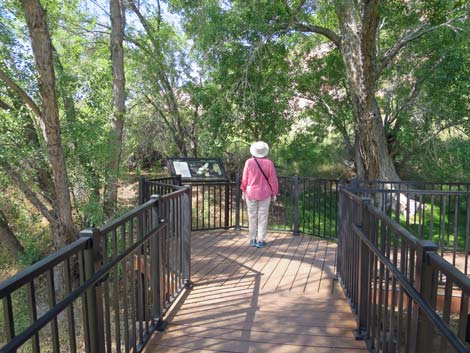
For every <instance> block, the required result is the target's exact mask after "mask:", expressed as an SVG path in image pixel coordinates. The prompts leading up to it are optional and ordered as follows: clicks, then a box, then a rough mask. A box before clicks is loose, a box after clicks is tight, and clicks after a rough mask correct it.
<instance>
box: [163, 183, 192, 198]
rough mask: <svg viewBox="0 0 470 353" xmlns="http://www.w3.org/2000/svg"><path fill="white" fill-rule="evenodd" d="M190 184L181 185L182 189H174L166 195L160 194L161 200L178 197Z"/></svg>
mask: <svg viewBox="0 0 470 353" xmlns="http://www.w3.org/2000/svg"><path fill="white" fill-rule="evenodd" d="M188 189H189V187H188V186H180V189H179V190H177V191H173V192H171V193H169V194H165V195H160V198H161V200H171V199H176V198H177V197H178V196H180V194H184V193H185V192H186V190H188Z"/></svg>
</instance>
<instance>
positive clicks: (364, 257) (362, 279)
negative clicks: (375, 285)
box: [356, 198, 373, 339]
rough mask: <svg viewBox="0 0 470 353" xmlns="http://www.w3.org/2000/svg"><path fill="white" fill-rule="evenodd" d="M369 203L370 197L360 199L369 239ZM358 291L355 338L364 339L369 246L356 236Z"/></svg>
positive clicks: (370, 230) (367, 303)
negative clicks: (357, 242)
mask: <svg viewBox="0 0 470 353" xmlns="http://www.w3.org/2000/svg"><path fill="white" fill-rule="evenodd" d="M369 205H370V199H365V198H364V199H362V201H361V216H360V219H361V224H360V225H358V226H360V227H361V228H362V230H363V233H364V235H365V236H366V237H367V238H368V239H371V238H372V237H371V232H372V231H373V229H372V227H371V222H370V221H371V219H370V215H369V212H368V210H367V207H368V206H369ZM357 241H359V244H358V250H359V254H358V281H357V282H358V291H357V325H358V329H357V335H356V338H360V339H365V338H366V335H367V316H368V309H369V304H370V303H369V289H370V286H369V282H370V278H369V272H370V269H369V261H370V259H369V255H370V252H369V248H368V247H367V245H366V244H365V243H364V242H363V241H361V240H360V239H359V237H358V239H357Z"/></svg>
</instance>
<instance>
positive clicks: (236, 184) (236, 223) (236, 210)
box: [235, 173, 241, 230]
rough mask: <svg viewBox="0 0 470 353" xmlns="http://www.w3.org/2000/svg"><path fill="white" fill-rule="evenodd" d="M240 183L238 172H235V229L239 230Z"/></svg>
mask: <svg viewBox="0 0 470 353" xmlns="http://www.w3.org/2000/svg"><path fill="white" fill-rule="evenodd" d="M240 185H241V179H240V173H237V174H236V176H235V190H236V193H235V195H236V197H235V229H236V230H240V229H241V227H240V206H241V202H240V199H241V190H240Z"/></svg>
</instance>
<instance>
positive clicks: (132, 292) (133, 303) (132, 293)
mask: <svg viewBox="0 0 470 353" xmlns="http://www.w3.org/2000/svg"><path fill="white" fill-rule="evenodd" d="M134 234H135V231H134V220H133V219H131V220H130V221H129V241H130V244H134ZM136 258H137V255H136V253H135V252H134V253H133V255H132V257H131V259H130V264H129V265H130V293H129V294H130V318H131V332H130V337H129V341H130V342H129V343H130V346H131V347H132V349H133V350H134V351H136V350H137V325H136V322H137V312H136V309H137V308H136V303H137V296H136V290H137V288H136V271H135V265H134V264H135V262H134V261H135V259H136Z"/></svg>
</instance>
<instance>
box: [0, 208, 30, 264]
mask: <svg viewBox="0 0 470 353" xmlns="http://www.w3.org/2000/svg"><path fill="white" fill-rule="evenodd" d="M0 244H2V246H4V247H5V249H7V250H8V252H9V253H10V254H11V255H12V256H13V258H15V259H18V258H19V256H20V255H21V254H22V253H23V252H24V248H23V246H22V245H21V244H20V242H19V241H18V239H17V238H16V236H15V233H14V232H13V230H12V229H11V228H10V226H9V224H8V220H7V218H6V217H5V214H4V213H3V212H2V211H1V210H0Z"/></svg>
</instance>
